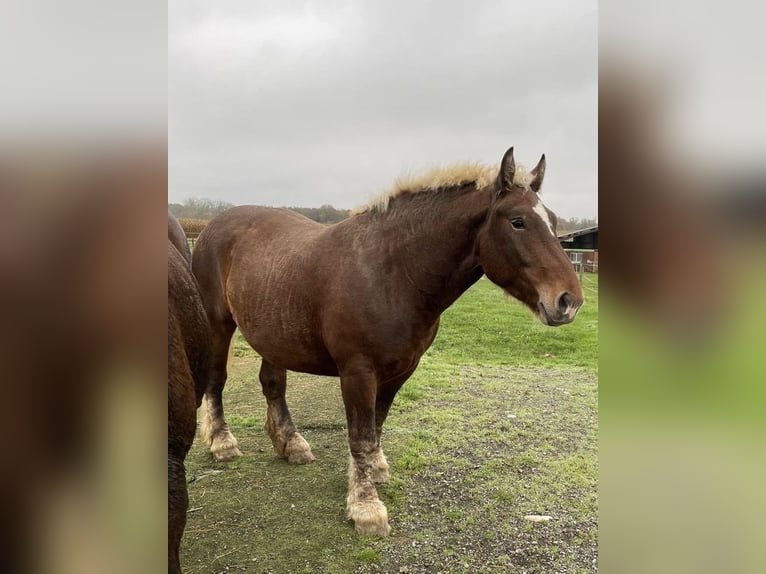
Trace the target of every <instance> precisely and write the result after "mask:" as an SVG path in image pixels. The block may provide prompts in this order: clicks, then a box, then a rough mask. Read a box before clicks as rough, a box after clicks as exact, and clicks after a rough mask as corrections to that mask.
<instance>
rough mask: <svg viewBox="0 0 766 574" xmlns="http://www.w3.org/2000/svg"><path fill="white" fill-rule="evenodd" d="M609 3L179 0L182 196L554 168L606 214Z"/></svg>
mask: <svg viewBox="0 0 766 574" xmlns="http://www.w3.org/2000/svg"><path fill="white" fill-rule="evenodd" d="M596 8H597V4H596V1H595V0H575V1H568V2H567V1H556V2H544V3H543V2H520V1H513V0H499V1H471V2H469V1H461V2H456V1H438V2H437V1H430V2H429V1H421V2H413V1H406V2H400V1H385V2H384V1H358V0H353V1H352V0H344V1H327V0H323V1H322V2H255V1H252V0H243V1H232V2H226V3H222V2H215V1H196V2H188V1H177V0H171V1H170V3H169V24H168V26H169V39H168V59H169V61H168V78H169V106H168V107H169V114H170V118H169V128H168V130H169V138H170V139H169V150H170V162H169V166H170V181H169V188H168V195H169V201H171V202H180V201H183V200H184V199H186V198H189V197H200V198H201V197H209V198H214V199H222V200H225V201H229V202H232V203H236V204H246V203H252V204H263V205H291V206H306V207H312V206H314V207H318V206H320V205H322V204H328V203H329V204H332V205H334V206H335V207H344V208H348V207H354V206H356V205H359V204H361V203H364V202H365V201H366V200H367V199H369V198H370V197H371V196H373V195H376V194H377V193H379V192H381V191H383V190H385V189H387V188H388V187H389V186H390V185H391V184H392V182H393V181H394V179H396V177H398V176H399V175H401V174H403V173H405V172H407V171H410V170H412V171H419V170H422V169H425V168H428V167H430V166H433V165H434V164H444V163H450V162H455V161H484V162H490V163H496V162H499V160H500V158H501V157H502V155H503V153H504V152H505V150H506V149H507V148H508V147H509V146H511V145H512V146H514V147H515V157H516V160H517V162H520V163H523V164H526V165H528V166H529V167H532V166H534V164H535V163H536V162H537V160H538V158H539V157H540V155H541V154H542V153H545V154H546V157H547V160H548V165H547V172H546V179H545V184H544V186H543V194H544V199H545V202H546V204H547V205H548V206H549V207H550V208H551V209H553V210H554V211H555V212H557V213H558V214H559V215H560V216H563V217H575V216H576V217H586V216H595V215H596V213H597V94H598V91H597V9H596Z"/></svg>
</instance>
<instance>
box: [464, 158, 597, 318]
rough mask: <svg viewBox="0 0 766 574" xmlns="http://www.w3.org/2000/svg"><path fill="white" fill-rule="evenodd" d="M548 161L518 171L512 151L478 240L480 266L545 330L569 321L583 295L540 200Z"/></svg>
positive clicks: (552, 220) (553, 218) (551, 216)
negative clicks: (534, 315) (527, 171)
mask: <svg viewBox="0 0 766 574" xmlns="http://www.w3.org/2000/svg"><path fill="white" fill-rule="evenodd" d="M544 175H545V156H544V155H543V157H542V158H541V159H540V162H539V163H538V164H537V166H536V167H535V168H534V169H533V170H532V171H530V172H529V173H526V172H524V173H522V172H521V170H519V171H518V172H517V170H516V164H515V162H514V160H513V148H511V149H509V150H508V151H507V152H506V153H505V155H504V156H503V161H502V162H501V164H500V171H499V172H498V176H497V181H496V182H495V185H494V187H492V188H491V189H492V194H493V198H492V205H491V207H490V211H489V216H488V218H487V221H486V224H485V227H484V228H483V229H482V230H481V232H480V234H479V237H478V241H479V261H480V264H481V266H482V268H483V270H484V273H485V274H486V275H487V277H489V279H490V280H491V281H492V282H493V283H495V284H497V285H499V286H500V287H502V288H503V289H504V290H505V291H506V292H507V293H509V294H510V295H512V296H513V297H515V298H516V299H518V300H519V301H521V302H522V303H524V304H525V305H527V306H528V307H529V308H530V309H532V311H533V312H534V313H535V314H536V315H537V316H538V317H539V319H540V321H542V322H543V323H544V324H545V325H551V326H558V325H564V324H566V323H569V322H571V321H572V320H573V319H574V318H575V315H577V311H578V310H579V309H580V306H581V305H582V303H583V296H582V290H581V289H580V283H579V281H578V280H577V275H576V274H575V272H574V268H573V267H572V263H571V262H570V261H569V258H568V257H567V255H566V253H565V252H564V250H563V249H562V248H561V244H560V243H559V241H558V239H557V237H556V216H555V215H554V214H553V212H551V211H550V210H549V209H548V208H547V207H545V206H544V205H543V203H542V202H541V201H540V197H539V195H538V193H539V191H540V187H541V186H542V183H543V176H544Z"/></svg>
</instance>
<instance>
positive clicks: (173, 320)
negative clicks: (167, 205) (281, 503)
mask: <svg viewBox="0 0 766 574" xmlns="http://www.w3.org/2000/svg"><path fill="white" fill-rule="evenodd" d="M177 225H178V222H177V221H175V218H174V217H173V216H172V215H170V214H168V572H170V573H173V574H175V573H180V572H181V569H180V565H179V560H178V548H179V545H180V543H181V536H182V535H183V531H184V526H185V525H186V508H187V506H188V494H187V489H186V470H185V468H184V459H185V458H186V453H187V452H189V448H190V447H191V444H192V441H193V440H194V432H195V430H196V427H197V407H198V406H199V405H200V402H201V401H202V394H203V393H204V391H205V385H206V383H207V377H208V370H209V368H210V326H209V324H208V321H207V317H206V316H205V309H204V307H203V306H202V300H201V299H200V295H199V290H198V288H197V282H196V281H195V279H194V276H193V275H192V273H191V268H190V267H189V264H188V262H187V261H186V258H185V257H184V256H183V254H182V251H183V248H184V247H185V246H186V236H185V235H184V233H183V230H181V228H180V226H178V227H177V229H176V226H177ZM178 230H180V235H179V234H178ZM178 238H181V239H183V241H182V242H179V241H178ZM187 249H188V247H187Z"/></svg>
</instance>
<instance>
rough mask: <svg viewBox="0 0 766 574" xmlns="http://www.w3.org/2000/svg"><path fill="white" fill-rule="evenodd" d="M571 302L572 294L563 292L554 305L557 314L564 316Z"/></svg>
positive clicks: (572, 299)
mask: <svg viewBox="0 0 766 574" xmlns="http://www.w3.org/2000/svg"><path fill="white" fill-rule="evenodd" d="M572 301H574V297H572V294H571V293H569V292H568V291H564V292H563V293H562V294H561V295H559V300H558V303H556V308H557V309H558V311H559V313H560V314H562V315H566V314H567V313H568V312H569V309H570V308H571V307H572Z"/></svg>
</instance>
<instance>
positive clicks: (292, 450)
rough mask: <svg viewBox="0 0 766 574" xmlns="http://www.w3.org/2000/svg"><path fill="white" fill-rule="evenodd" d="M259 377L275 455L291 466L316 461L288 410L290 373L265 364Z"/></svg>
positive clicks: (267, 424) (267, 427)
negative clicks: (286, 393)
mask: <svg viewBox="0 0 766 574" xmlns="http://www.w3.org/2000/svg"><path fill="white" fill-rule="evenodd" d="M258 377H259V379H260V380H261V388H262V389H263V394H264V396H265V397H266V403H267V405H268V406H267V411H266V431H267V432H268V433H269V437H271V442H272V444H273V445H274V452H276V453H277V455H279V456H281V457H282V458H284V459H285V460H287V462H289V463H290V464H306V463H308V462H313V461H314V460H315V459H314V455H313V454H312V453H311V447H310V446H309V443H307V442H306V440H305V439H304V438H303V437H302V436H301V434H300V433H299V432H298V430H297V429H296V428H295V425H294V424H293V419H292V417H291V416H290V411H289V410H288V408H287V401H286V400H285V391H286V390H287V371H285V369H280V368H278V367H275V366H274V365H272V364H271V363H269V362H267V361H263V363H262V364H261V372H260V373H259V375H258Z"/></svg>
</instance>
